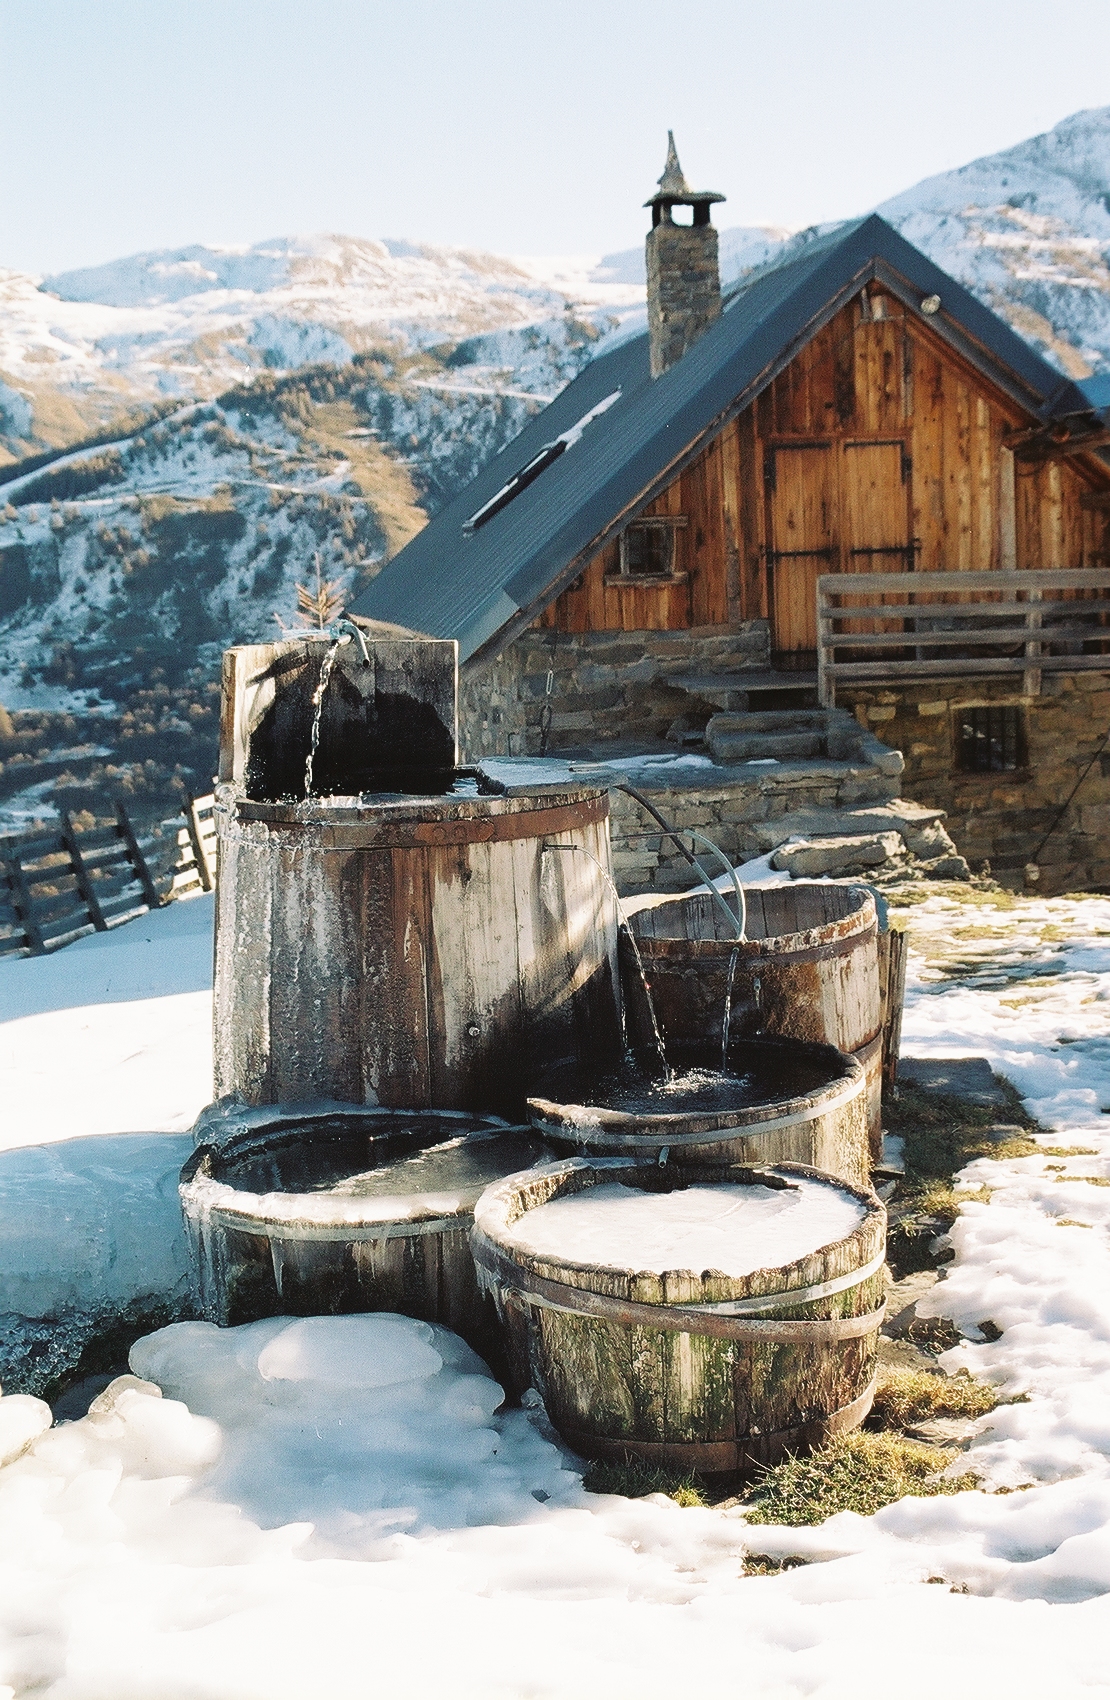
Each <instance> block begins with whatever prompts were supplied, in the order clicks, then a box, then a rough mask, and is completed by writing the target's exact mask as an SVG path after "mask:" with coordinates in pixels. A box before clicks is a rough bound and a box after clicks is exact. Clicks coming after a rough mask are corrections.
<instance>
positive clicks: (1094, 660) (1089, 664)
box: [826, 655, 1110, 682]
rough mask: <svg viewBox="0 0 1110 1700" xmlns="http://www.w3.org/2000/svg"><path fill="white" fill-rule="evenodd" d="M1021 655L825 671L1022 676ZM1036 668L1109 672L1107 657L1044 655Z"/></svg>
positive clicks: (850, 664)
mask: <svg viewBox="0 0 1110 1700" xmlns="http://www.w3.org/2000/svg"><path fill="white" fill-rule="evenodd" d="M1026 665H1027V663H1026V661H1025V658H1024V656H1020V655H1016V656H995V655H987V656H982V657H980V658H979V659H978V660H975V661H967V660H962V659H961V660H957V659H953V660H950V661H945V660H941V659H938V660H936V661H830V662H829V663H827V665H826V671H827V673H828V674H829V675H830V677H831V678H833V679H844V680H855V681H857V682H862V681H863V680H865V679H889V680H891V681H892V682H893V681H896V680H898V679H963V678H976V677H978V676H979V675H982V676H983V677H984V678H985V677H987V676H988V675H990V674H995V673H997V674H1004V673H1022V672H1024V671H1025V668H1026ZM1039 666H1040V668H1041V670H1042V672H1045V673H1110V655H1043V656H1041V657H1040V661H1039Z"/></svg>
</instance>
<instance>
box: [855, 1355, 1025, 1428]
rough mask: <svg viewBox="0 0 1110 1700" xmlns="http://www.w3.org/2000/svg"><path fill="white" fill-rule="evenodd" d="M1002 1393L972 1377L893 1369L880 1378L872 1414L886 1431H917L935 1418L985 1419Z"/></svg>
mask: <svg viewBox="0 0 1110 1700" xmlns="http://www.w3.org/2000/svg"><path fill="white" fill-rule="evenodd" d="M998 1402H999V1399H998V1394H997V1393H996V1392H995V1390H994V1388H993V1387H988V1386H987V1385H986V1383H985V1382H982V1381H975V1380H974V1379H973V1378H972V1377H971V1376H970V1375H967V1374H962V1373H961V1374H959V1375H952V1376H948V1375H930V1374H928V1373H927V1372H926V1371H922V1370H916V1369H889V1370H886V1371H885V1372H884V1373H883V1374H882V1376H881V1377H880V1379H879V1385H878V1387H877V1389H876V1391H875V1403H874V1405H873V1406H872V1407H871V1415H872V1417H873V1418H874V1419H876V1420H877V1421H878V1422H880V1423H881V1424H882V1426H883V1427H884V1428H888V1429H892V1428H913V1427H914V1426H915V1425H916V1424H917V1423H923V1422H928V1421H929V1420H930V1419H931V1418H933V1417H985V1416H986V1414H987V1412H988V1411H993V1410H994V1408H995V1406H996V1405H997V1404H998Z"/></svg>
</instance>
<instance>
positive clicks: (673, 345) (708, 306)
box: [644, 130, 725, 378]
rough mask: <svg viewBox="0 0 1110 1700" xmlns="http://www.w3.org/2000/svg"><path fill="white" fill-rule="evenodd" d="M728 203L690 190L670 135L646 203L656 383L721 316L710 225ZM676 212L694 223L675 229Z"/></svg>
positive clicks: (669, 133)
mask: <svg viewBox="0 0 1110 1700" xmlns="http://www.w3.org/2000/svg"><path fill="white" fill-rule="evenodd" d="M724 198H725V197H724V196H723V195H716V194H714V193H713V191H712V190H709V189H704V190H695V189H691V188H690V187H689V186H688V184H687V182H686V179H685V177H684V176H683V174H682V167H681V165H679V163H678V154H677V153H676V152H675V145H674V132H673V131H672V130H668V131H667V163H666V165H665V166H664V168H663V175H662V177H660V179H659V188H658V189H657V191H656V193H655V194H654V195H653V196H652V197H651V200H650V201H645V202H644V205H645V206H646V207H650V208H651V229H650V230H649V232H648V236H647V243H646V247H647V299H648V338H649V342H650V347H651V375H652V377H653V378H657V377H658V376H659V374H660V373H661V372H665V371H666V370H667V368H668V367H669V366H673V365H674V363H675V361H676V360H680V359H681V358H682V356H683V355H684V354H685V353H686V350H687V349H688V348H690V347H691V346H692V345H693V344H694V343H695V342H696V341H697V340H698V337H699V336H701V334H702V332H703V331H705V330H708V328H709V326H710V325H711V324H712V323H713V320H714V319H715V318H716V317H717V315H718V313H719V312H720V311H721V278H720V272H719V270H718V266H717V232H716V231H715V230H714V228H713V226H712V225H711V224H710V222H709V208H710V206H711V205H712V203H713V202H714V201H723V200H724ZM675 207H690V208H691V209H692V212H693V221H692V223H690V224H676V223H675V221H674V219H673V218H672V216H671V214H672V212H673V209H674V208H675Z"/></svg>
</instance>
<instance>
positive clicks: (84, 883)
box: [61, 809, 108, 933]
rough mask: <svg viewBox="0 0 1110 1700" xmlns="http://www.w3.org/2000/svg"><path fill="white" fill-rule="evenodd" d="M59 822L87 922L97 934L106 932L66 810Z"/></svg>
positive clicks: (106, 926)
mask: <svg viewBox="0 0 1110 1700" xmlns="http://www.w3.org/2000/svg"><path fill="white" fill-rule="evenodd" d="M61 820H62V838H63V839H64V841H65V844H66V848H67V849H68V851H69V859H70V861H71V862H72V864H73V874H74V878H75V879H76V881H77V887H78V890H79V891H80V893H81V896H82V897H83V898H84V900H85V907H86V909H87V910H88V913H89V920H90V921H91V922H92V924H93V926H94V927H95V929H96V931H97V932H98V933H104V932H107V930H108V923H107V922H106V921H105V919H104V916H103V915H102V913H101V910H100V904H99V902H98V901H97V896H96V892H95V890H94V888H93V882H92V880H91V879H90V878H89V873H88V869H87V868H86V867H85V863H84V860H83V858H82V856H81V850H80V846H79V845H78V842H77V834H76V833H75V832H74V830H73V821H72V819H71V818H70V815H69V811H68V810H66V809H63V810H62V812H61Z"/></svg>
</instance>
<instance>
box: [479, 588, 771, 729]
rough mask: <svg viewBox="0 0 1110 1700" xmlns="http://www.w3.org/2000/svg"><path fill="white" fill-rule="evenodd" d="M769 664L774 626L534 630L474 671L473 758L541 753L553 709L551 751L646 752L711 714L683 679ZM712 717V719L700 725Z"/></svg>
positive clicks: (756, 623)
mask: <svg viewBox="0 0 1110 1700" xmlns="http://www.w3.org/2000/svg"><path fill="white" fill-rule="evenodd" d="M769 665H770V651H769V641H768V634H767V623H766V621H765V620H749V621H747V622H745V623H744V624H742V625H739V626H736V627H721V626H694V627H691V628H689V629H688V630H685V631H671V632H664V631H659V632H652V631H647V632H619V631H611V632H585V633H573V634H571V633H567V632H556V631H538V630H531V631H528V632H525V634H524V635H523V637H520V638H518V639H517V640H516V642H515V643H512V644H510V645H509V646H508V648H507V649H505V650H503V651H502V653H501V654H500V655H499V656H497V657H496V658H495V659H494V660H493V661H491V662H487V663H484V664H479V665H477V666H474V667H467V668H464V670H463V675H462V679H461V682H460V694H459V721H460V728H461V736H462V739H463V751H464V754H463V759H464V760H466V761H475V760H477V759H478V758H479V757H480V756H492V755H538V754H539V753H540V752H541V749H542V747H543V723H544V719H545V714H544V710H545V705H548V704H549V705H550V710H551V713H550V725H549V728H548V736H547V746H546V751H545V752H544V753H555V752H556V751H560V752H565V751H571V750H581V749H595V748H596V747H597V746H598V745H599V744H602V743H607V742H616V741H618V740H622V739H625V740H629V741H634V742H636V743H638V744H640V745H641V746H643V745H646V744H648V743H650V742H653V741H656V740H658V739H662V738H665V737H666V735H667V732H668V730H669V729H670V727H671V726H672V725H673V724H674V722H675V721H676V720H680V719H681V718H682V717H683V716H684V715H687V714H689V713H691V711H693V712H694V714H695V716H697V710H698V708H699V707H702V708H703V709H704V705H699V704H698V703H697V702H695V701H694V700H693V699H692V698H691V697H690V695H689V694H688V693H687V692H686V691H683V690H680V689H679V688H678V687H677V686H676V685H674V684H673V683H671V682H670V681H671V680H673V679H674V678H675V677H677V676H680V675H684V674H690V673H732V672H735V671H737V670H738V669H740V668H747V667H767V666H769ZM549 671H550V673H551V675H552V679H551V691H550V695H549V693H548V688H547V676H548V672H549ZM707 717H708V716H707V713H706V712H702V713H701V715H700V717H698V723H699V725H700V724H702V723H703V722H704V721H705V720H706V719H707Z"/></svg>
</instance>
